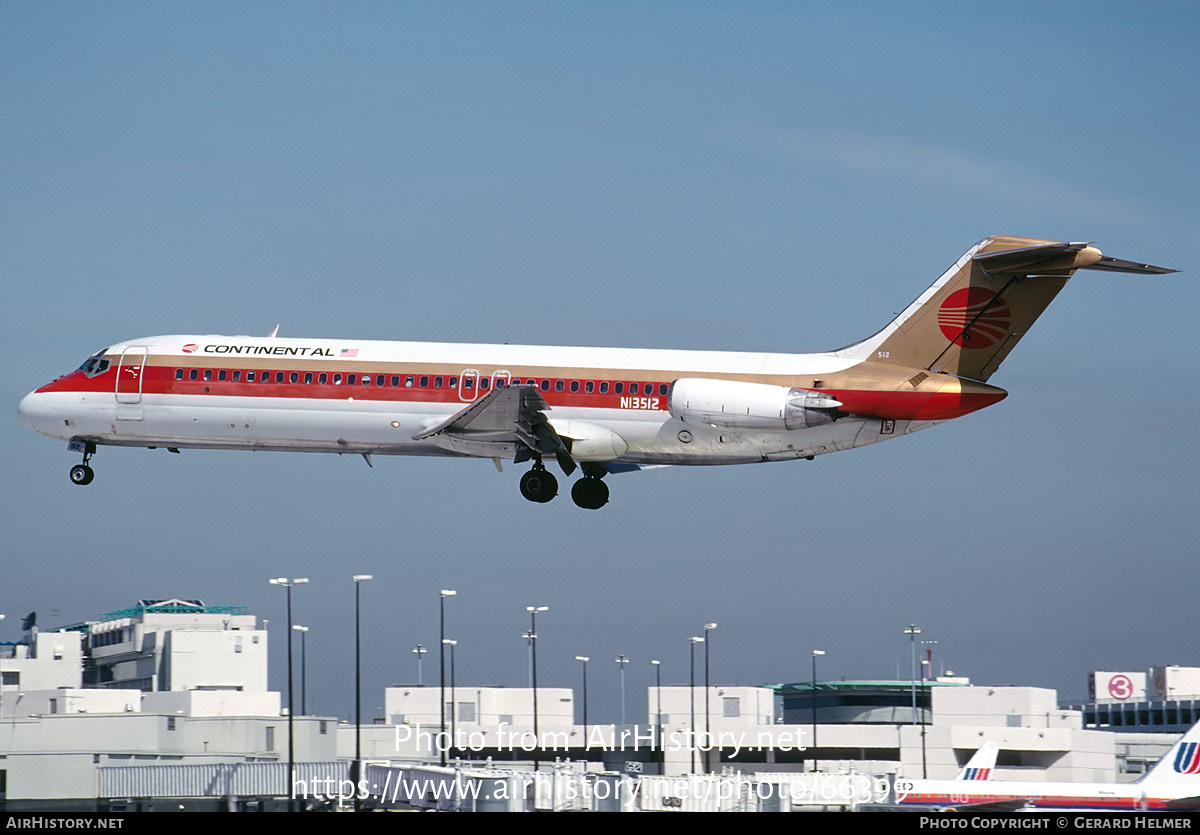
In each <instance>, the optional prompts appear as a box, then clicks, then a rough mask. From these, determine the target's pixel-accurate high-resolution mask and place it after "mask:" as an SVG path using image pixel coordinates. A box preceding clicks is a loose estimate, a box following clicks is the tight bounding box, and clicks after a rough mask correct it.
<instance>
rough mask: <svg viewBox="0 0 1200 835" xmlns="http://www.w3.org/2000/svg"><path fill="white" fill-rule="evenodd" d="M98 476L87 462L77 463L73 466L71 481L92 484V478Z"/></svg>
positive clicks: (79, 483)
mask: <svg viewBox="0 0 1200 835" xmlns="http://www.w3.org/2000/svg"><path fill="white" fill-rule="evenodd" d="M95 477H96V473H95V471H94V470H93V469H92V468H91V467H89V466H88V465H87V464H76V465H75V466H74V467H72V468H71V483H72V484H78V485H80V486H82V485H84V484H91V483H92V479H93V478H95Z"/></svg>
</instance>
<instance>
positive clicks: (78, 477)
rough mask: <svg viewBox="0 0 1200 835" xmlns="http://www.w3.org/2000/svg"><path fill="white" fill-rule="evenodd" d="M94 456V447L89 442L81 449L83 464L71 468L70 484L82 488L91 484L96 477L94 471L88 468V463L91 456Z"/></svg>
mask: <svg viewBox="0 0 1200 835" xmlns="http://www.w3.org/2000/svg"><path fill="white" fill-rule="evenodd" d="M95 454H96V445H95V444H93V443H92V442H91V441H88V442H87V443H85V444H84V447H83V463H82V464H76V465H75V466H74V467H72V468H71V483H72V484H78V485H79V486H81V487H82V486H83V485H85V484H91V483H92V479H93V478H95V477H96V471H95V470H93V469H92V468H91V467H89V466H88V462H89V461H91V460H92V456H93V455H95Z"/></svg>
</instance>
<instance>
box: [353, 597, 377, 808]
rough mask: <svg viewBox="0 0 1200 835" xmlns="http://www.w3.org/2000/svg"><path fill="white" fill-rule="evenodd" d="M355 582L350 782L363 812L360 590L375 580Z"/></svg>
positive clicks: (355, 799)
mask: <svg viewBox="0 0 1200 835" xmlns="http://www.w3.org/2000/svg"><path fill="white" fill-rule="evenodd" d="M351 579H352V580H354V768H353V769H351V771H352V772H353V773H352V774H351V775H350V781H351V782H352V783H354V788H353V789H352V791H353V792H354V811H356V812H361V811H362V798H361V797H360V796H359V795H360V793H359V790H358V786H359V782H360V781H361V780H362V640H361V639H362V630H361V620H360V617H359V612H360V606H359V590H360V589H361V587H362V584H363V583H364V582H366V581H367V580H374V579H375V578H374V576H372V575H370V574H355V575H354V576H353V577H351Z"/></svg>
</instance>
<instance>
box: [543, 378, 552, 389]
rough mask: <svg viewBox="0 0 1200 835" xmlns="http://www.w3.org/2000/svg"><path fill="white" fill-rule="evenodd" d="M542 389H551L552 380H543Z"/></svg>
mask: <svg viewBox="0 0 1200 835" xmlns="http://www.w3.org/2000/svg"><path fill="white" fill-rule="evenodd" d="M542 391H550V381H549V380H542Z"/></svg>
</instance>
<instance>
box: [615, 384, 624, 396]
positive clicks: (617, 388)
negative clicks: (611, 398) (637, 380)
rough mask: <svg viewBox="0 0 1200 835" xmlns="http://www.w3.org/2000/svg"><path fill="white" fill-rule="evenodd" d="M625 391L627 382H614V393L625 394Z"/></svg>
mask: <svg viewBox="0 0 1200 835" xmlns="http://www.w3.org/2000/svg"><path fill="white" fill-rule="evenodd" d="M624 393H625V384H624V383H613V394H624Z"/></svg>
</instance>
